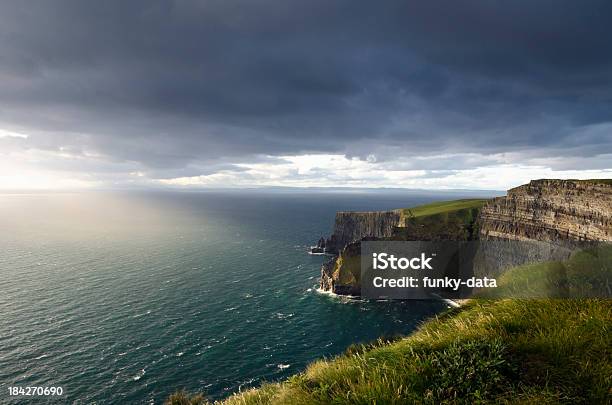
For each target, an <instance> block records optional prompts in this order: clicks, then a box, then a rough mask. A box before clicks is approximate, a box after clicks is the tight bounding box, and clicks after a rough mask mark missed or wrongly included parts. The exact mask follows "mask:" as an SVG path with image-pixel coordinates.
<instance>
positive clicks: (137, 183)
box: [0, 0, 612, 190]
mask: <svg viewBox="0 0 612 405" xmlns="http://www.w3.org/2000/svg"><path fill="white" fill-rule="evenodd" d="M610 21H612V2H609V1H606V0H602V1H589V0H585V1H580V2H577V1H566V0H542V1H537V0H536V1H534V0H529V1H527V0H515V1H496V0H479V1H477V0H466V1H455V0H446V1H441V0H431V1H427V2H424V1H418V2H417V1H392V0H391V1H385V2H373V1H360V0H347V1H344V0H338V1H329V0H308V1H303V0H302V1H294V0H274V1H254V0H237V1H230V0H220V1H216V0H206V1H188V0H181V1H156V0H143V1H138V0H131V1H129V2H126V1H112V0H108V1H96V2H94V1H91V2H84V1H80V0H75V1H63V0H56V1H53V2H49V1H29V2H23V1H10V0H9V1H4V2H2V3H0V190H1V189H5V190H6V189H9V190H13V189H82V188H84V189H89V188H122V189H123V188H196V189H197V188H215V187H259V186H290V187H393V188H402V187H406V188H426V189H448V188H459V189H496V190H503V189H507V188H509V187H513V186H516V185H519V184H523V183H526V182H528V181H529V180H531V179H537V178H612V135H611V134H612V47H611V45H610V44H612V24H610Z"/></svg>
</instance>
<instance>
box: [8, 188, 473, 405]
mask: <svg viewBox="0 0 612 405" xmlns="http://www.w3.org/2000/svg"><path fill="white" fill-rule="evenodd" d="M458 197H462V196H458V195H440V194H437V195H436V194H425V193H421V194H419V193H409V194H406V193H404V194H398V193H386V194H377V193H279V192H276V193H274V192H268V193H263V192H246V193H237V192H224V193H212V192H209V193H140V194H135V193H131V194H126V193H124V194H93V193H89V194H80V195H76V194H54V195H0V389H1V391H0V403H11V402H14V403H17V402H18V401H17V400H15V399H10V398H9V397H8V396H7V393H8V389H7V387H8V386H29V385H38V386H61V387H63V389H64V391H65V394H64V397H63V400H64V401H67V402H74V403H87V404H89V403H100V404H106V403H109V404H110V403H161V402H162V401H163V399H164V398H165V397H166V396H167V395H168V394H170V393H171V392H173V391H175V390H177V389H179V388H186V389H187V390H191V391H202V392H205V393H206V394H207V395H209V396H210V397H211V398H220V397H224V396H227V395H229V394H230V393H232V392H235V391H237V390H239V389H243V388H246V387H250V386H253V385H257V384H258V383H260V382H261V381H263V380H278V379H282V378H284V377H286V376H288V375H290V374H293V373H295V372H298V371H300V370H302V369H303V368H304V367H305V366H306V365H307V364H308V363H309V362H311V361H312V360H314V359H317V358H320V357H323V356H331V355H335V354H338V353H340V352H342V351H343V350H344V349H345V348H346V347H347V346H348V345H349V344H351V343H353V342H356V341H370V340H373V339H375V338H377V337H378V336H380V335H384V334H387V335H389V334H395V333H408V332H410V331H411V330H413V329H414V328H415V326H416V325H417V324H418V322H420V321H421V320H423V319H424V318H427V317H429V316H431V315H433V314H435V313H436V312H439V311H440V310H442V309H443V308H444V305H442V304H440V303H436V302H410V303H389V302H361V301H351V300H346V299H338V298H334V297H330V296H327V295H322V294H318V293H317V292H316V290H315V285H316V283H317V277H318V274H319V268H320V265H321V262H322V261H323V260H325V258H323V257H319V256H310V255H308V254H306V248H307V246H308V245H310V244H312V243H313V242H315V241H316V240H317V239H318V238H319V237H320V236H322V235H327V234H329V232H330V231H331V227H332V225H333V218H334V213H335V211H337V210H375V209H389V208H397V207H401V206H410V205H414V204H418V203H423V202H427V201H432V200H439V199H452V198H458Z"/></svg>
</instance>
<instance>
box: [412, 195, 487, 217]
mask: <svg viewBox="0 0 612 405" xmlns="http://www.w3.org/2000/svg"><path fill="white" fill-rule="evenodd" d="M487 201H488V200H485V199H465V200H452V201H440V202H435V203H431V204H425V205H419V206H418V207H413V208H404V209H403V214H404V215H405V216H407V217H414V218H418V217H424V216H428V215H436V214H443V213H445V212H450V211H458V210H465V209H470V208H481V207H482V206H483V205H484V204H485V203H486V202H487Z"/></svg>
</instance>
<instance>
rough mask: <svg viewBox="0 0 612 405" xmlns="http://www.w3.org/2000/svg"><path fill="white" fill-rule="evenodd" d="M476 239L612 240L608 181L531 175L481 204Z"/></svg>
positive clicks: (610, 196) (554, 241) (610, 186)
mask: <svg viewBox="0 0 612 405" xmlns="http://www.w3.org/2000/svg"><path fill="white" fill-rule="evenodd" d="M479 227H480V238H481V239H502V240H537V241H544V242H553V243H556V242H562V241H612V185H611V184H606V183H604V182H602V183H597V182H591V181H574V180H534V181H531V182H530V183H529V184H526V185H523V186H519V187H516V188H513V189H510V190H508V195H507V196H506V197H499V198H495V199H493V200H491V201H490V202H489V203H488V204H486V205H485V206H484V207H483V208H482V210H481V212H480V218H479Z"/></svg>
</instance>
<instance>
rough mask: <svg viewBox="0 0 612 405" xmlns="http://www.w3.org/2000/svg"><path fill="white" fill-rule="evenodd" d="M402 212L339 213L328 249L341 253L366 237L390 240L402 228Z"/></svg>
mask: <svg viewBox="0 0 612 405" xmlns="http://www.w3.org/2000/svg"><path fill="white" fill-rule="evenodd" d="M400 221H401V210H393V211H372V212H338V213H336V221H335V224H334V233H333V234H332V236H331V237H330V238H329V239H328V240H327V242H326V248H327V249H328V251H330V252H333V253H339V252H340V251H341V250H342V249H344V247H345V246H347V245H348V244H350V243H352V242H356V241H359V240H361V239H362V238H364V237H373V238H388V237H390V236H392V235H393V232H394V230H395V228H397V227H398V226H400Z"/></svg>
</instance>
